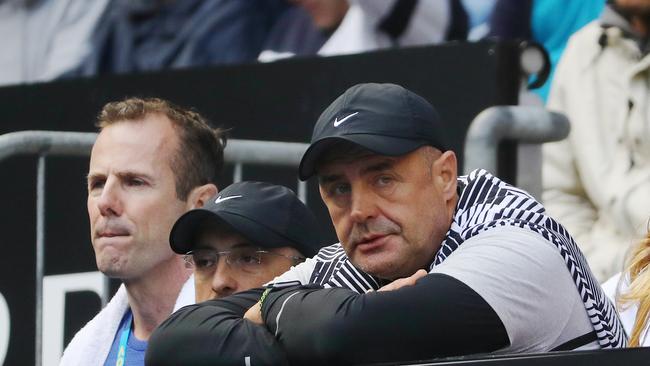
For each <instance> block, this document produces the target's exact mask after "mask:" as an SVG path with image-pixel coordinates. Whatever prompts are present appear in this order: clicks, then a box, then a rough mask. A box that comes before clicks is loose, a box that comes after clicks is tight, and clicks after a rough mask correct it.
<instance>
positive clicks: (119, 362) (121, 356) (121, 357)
mask: <svg viewBox="0 0 650 366" xmlns="http://www.w3.org/2000/svg"><path fill="white" fill-rule="evenodd" d="M132 323H133V315H131V316H129V320H128V321H127V324H126V328H125V329H124V330H123V331H122V335H121V336H120V348H119V351H118V352H117V359H116V360H115V366H124V362H126V344H127V342H128V341H129V335H130V334H131V324H132Z"/></svg>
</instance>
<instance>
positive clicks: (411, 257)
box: [318, 147, 456, 279]
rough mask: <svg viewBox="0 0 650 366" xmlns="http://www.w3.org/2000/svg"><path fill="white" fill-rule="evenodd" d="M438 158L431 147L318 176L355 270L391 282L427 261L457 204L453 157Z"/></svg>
mask: <svg viewBox="0 0 650 366" xmlns="http://www.w3.org/2000/svg"><path fill="white" fill-rule="evenodd" d="M449 154H451V155H449ZM444 156H446V157H447V158H441V154H440V152H438V151H436V150H435V149H432V148H430V147H422V148H419V149H417V150H415V151H413V152H411V153H409V154H406V155H402V156H399V157H389V156H381V155H376V154H372V153H370V152H368V153H366V154H359V155H357V156H355V158H354V159H352V158H344V159H336V158H335V159H333V160H330V162H328V163H324V164H323V165H322V166H320V167H319V168H318V178H319V186H320V192H321V196H322V198H323V201H324V202H325V205H327V208H328V210H329V213H330V216H331V218H332V222H333V224H334V228H335V229H336V234H337V236H338V238H339V240H340V241H341V244H342V245H343V248H344V249H345V252H346V253H347V255H348V257H349V258H350V260H351V261H352V263H353V264H354V265H355V266H356V267H358V268H359V269H361V270H363V271H364V272H367V273H370V274H372V275H375V276H378V277H380V278H385V279H395V278H400V277H406V276H410V275H412V274H413V273H415V271H417V270H418V269H420V268H425V267H426V266H427V264H429V263H430V262H431V261H432V259H433V256H434V255H435V253H436V251H437V250H438V248H439V247H440V244H441V242H442V240H443V238H444V236H445V234H446V232H447V231H448V229H449V227H450V225H451V219H452V215H453V212H454V209H455V202H456V170H455V163H456V160H455V156H453V153H451V152H447V153H445V154H444ZM450 156H451V157H452V158H453V159H451V160H453V165H454V166H453V169H451V170H450V168H449V166H450V164H452V162H451V161H450V160H449V157H450ZM441 161H442V162H441Z"/></svg>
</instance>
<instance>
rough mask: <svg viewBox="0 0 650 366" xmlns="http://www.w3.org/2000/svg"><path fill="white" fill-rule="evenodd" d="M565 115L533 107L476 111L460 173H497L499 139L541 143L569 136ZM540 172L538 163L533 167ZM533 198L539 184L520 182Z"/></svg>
mask: <svg viewBox="0 0 650 366" xmlns="http://www.w3.org/2000/svg"><path fill="white" fill-rule="evenodd" d="M569 130H570V125H569V120H568V119H567V117H566V116H565V115H563V114H561V113H557V112H551V111H549V110H547V109H545V108H543V107H536V106H498V107H490V108H487V109H486V110H484V111H483V112H481V113H479V115H478V116H476V118H474V120H473V121H472V123H471V124H470V126H469V130H468V131H467V135H466V138H465V158H464V164H463V167H464V172H465V173H466V174H467V173H469V172H471V171H472V170H474V169H479V168H482V169H485V170H487V171H489V172H491V173H494V174H496V172H497V165H498V162H497V160H498V159H497V157H498V155H497V151H498V147H499V143H500V142H501V141H503V140H514V141H516V142H518V143H529V144H531V143H532V144H541V143H544V142H551V141H559V140H562V139H564V138H565V137H567V136H568V135H569ZM535 169H536V170H539V171H541V166H539V167H535ZM520 188H523V189H526V190H527V191H528V192H529V193H531V194H532V195H533V196H534V197H538V198H539V196H540V194H541V192H540V190H541V189H540V188H539V187H530V186H523V185H520Z"/></svg>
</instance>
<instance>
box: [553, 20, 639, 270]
mask: <svg viewBox="0 0 650 366" xmlns="http://www.w3.org/2000/svg"><path fill="white" fill-rule="evenodd" d="M601 44H602V45H601ZM649 68H650V56H648V55H645V56H644V55H642V53H641V51H640V49H639V46H638V44H637V43H636V41H634V40H632V39H630V38H626V37H624V36H623V32H622V31H621V29H620V28H617V27H610V28H608V29H607V30H604V29H603V28H602V27H601V23H600V21H594V22H592V23H590V24H588V25H587V26H585V27H584V28H582V29H581V30H580V31H578V32H577V33H576V34H575V35H574V36H573V37H571V39H570V40H569V43H568V45H567V47H566V50H565V51H564V54H563V56H562V58H561V60H560V63H559V65H558V68H557V71H556V74H555V78H554V80H553V86H552V88H551V94H550V97H549V101H548V108H549V109H551V110H555V111H559V112H562V113H564V114H566V115H567V116H568V117H569V120H570V122H571V133H570V135H569V137H568V138H567V139H566V140H564V141H561V142H556V143H548V144H545V146H544V168H543V186H544V193H543V202H544V205H545V206H546V208H547V211H548V212H549V214H550V215H551V216H553V217H554V218H556V219H557V220H558V221H559V222H560V223H562V224H563V225H564V226H566V228H567V229H568V230H569V232H570V233H571V234H572V235H573V237H574V238H575V239H576V241H577V242H578V244H579V246H580V248H581V249H582V250H583V252H584V254H585V255H586V257H587V260H588V262H589V264H590V266H591V268H592V270H593V271H594V274H595V275H596V278H598V279H599V280H600V281H604V280H606V279H607V278H609V277H611V276H612V275H613V274H614V273H617V272H619V271H621V270H622V269H623V260H624V256H625V254H626V252H627V250H628V248H630V247H631V246H632V245H634V244H635V243H636V242H638V240H640V239H641V238H643V237H644V234H645V231H646V221H647V220H648V217H650V109H649V108H650V94H649V90H648V89H649V85H650V84H649V83H650V76H649V72H650V70H649Z"/></svg>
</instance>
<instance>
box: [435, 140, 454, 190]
mask: <svg viewBox="0 0 650 366" xmlns="http://www.w3.org/2000/svg"><path fill="white" fill-rule="evenodd" d="M433 164H434V165H435V168H434V171H435V172H437V173H438V174H437V179H439V183H440V189H441V191H442V195H443V197H444V198H445V201H449V200H451V199H453V198H454V197H455V196H456V186H457V185H458V182H457V180H456V179H457V178H458V163H457V161H456V154H455V153H454V152H453V151H450V150H447V151H445V152H444V153H442V154H441V155H440V157H439V158H438V159H436V161H435V162H434V163H433Z"/></svg>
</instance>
